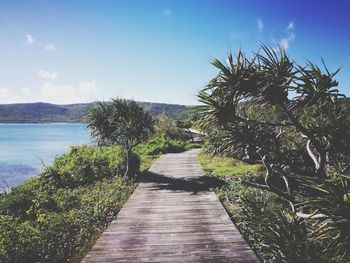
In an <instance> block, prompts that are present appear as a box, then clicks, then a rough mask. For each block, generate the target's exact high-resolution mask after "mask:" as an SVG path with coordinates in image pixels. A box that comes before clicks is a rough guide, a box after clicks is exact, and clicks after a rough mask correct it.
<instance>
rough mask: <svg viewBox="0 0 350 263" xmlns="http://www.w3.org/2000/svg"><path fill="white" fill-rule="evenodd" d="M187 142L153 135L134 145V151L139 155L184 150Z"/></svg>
mask: <svg viewBox="0 0 350 263" xmlns="http://www.w3.org/2000/svg"><path fill="white" fill-rule="evenodd" d="M186 146H187V143H185V142H183V141H179V140H173V139H169V138H167V137H155V138H153V139H151V140H149V141H147V142H146V143H144V144H141V145H139V146H137V147H136V149H135V152H136V153H138V154H140V155H159V154H164V153H178V152H183V151H185V150H186Z"/></svg>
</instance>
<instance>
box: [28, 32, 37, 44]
mask: <svg viewBox="0 0 350 263" xmlns="http://www.w3.org/2000/svg"><path fill="white" fill-rule="evenodd" d="M26 41H27V44H28V45H34V44H35V42H36V39H35V38H34V37H32V35H30V34H26Z"/></svg>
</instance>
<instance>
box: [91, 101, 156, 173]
mask: <svg viewBox="0 0 350 263" xmlns="http://www.w3.org/2000/svg"><path fill="white" fill-rule="evenodd" d="M87 123H88V124H87V127H88V128H90V129H91V135H92V136H93V137H94V138H95V139H96V140H97V142H98V144H99V145H107V146H109V145H115V144H118V145H122V146H123V147H124V148H125V150H126V160H127V162H126V171H125V175H132V173H131V171H130V170H129V166H130V163H131V159H130V158H131V156H130V154H131V150H132V149H133V148H134V147H135V146H136V145H138V144H139V143H141V142H143V141H145V140H147V139H148V138H149V137H150V136H151V134H152V133H153V124H154V122H153V118H152V116H151V114H150V113H149V112H148V111H145V110H144V109H143V108H142V107H141V106H139V105H138V104H137V103H136V102H135V101H133V100H125V99H113V100H112V101H111V102H97V106H96V107H94V108H92V109H91V110H90V112H89V113H88V115H87Z"/></svg>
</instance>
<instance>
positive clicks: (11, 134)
mask: <svg viewBox="0 0 350 263" xmlns="http://www.w3.org/2000/svg"><path fill="white" fill-rule="evenodd" d="M82 144H92V139H91V137H90V132H89V130H88V129H87V128H86V125H85V124H82V123H45V124H23V123H18V124H17V123H15V124H0V192H1V190H3V189H6V188H7V187H14V186H16V185H18V184H21V183H23V182H24V181H25V180H27V179H28V178H30V177H33V176H35V175H37V174H39V173H40V172H41V171H42V170H43V168H44V166H47V165H50V163H52V161H53V160H54V158H55V157H56V156H58V155H61V154H63V153H65V152H67V151H68V150H69V147H70V146H72V145H82Z"/></svg>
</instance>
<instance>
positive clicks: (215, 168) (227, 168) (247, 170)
mask: <svg viewBox="0 0 350 263" xmlns="http://www.w3.org/2000/svg"><path fill="white" fill-rule="evenodd" d="M199 162H200V164H201V166H202V169H203V171H204V173H205V174H206V175H211V176H218V177H233V176H244V175H247V174H254V173H256V172H258V171H259V170H260V169H261V165H260V164H253V165H252V164H246V163H244V162H242V161H240V160H237V159H233V158H229V157H221V156H214V157H211V156H207V155H205V154H203V153H201V154H200V155H199Z"/></svg>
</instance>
